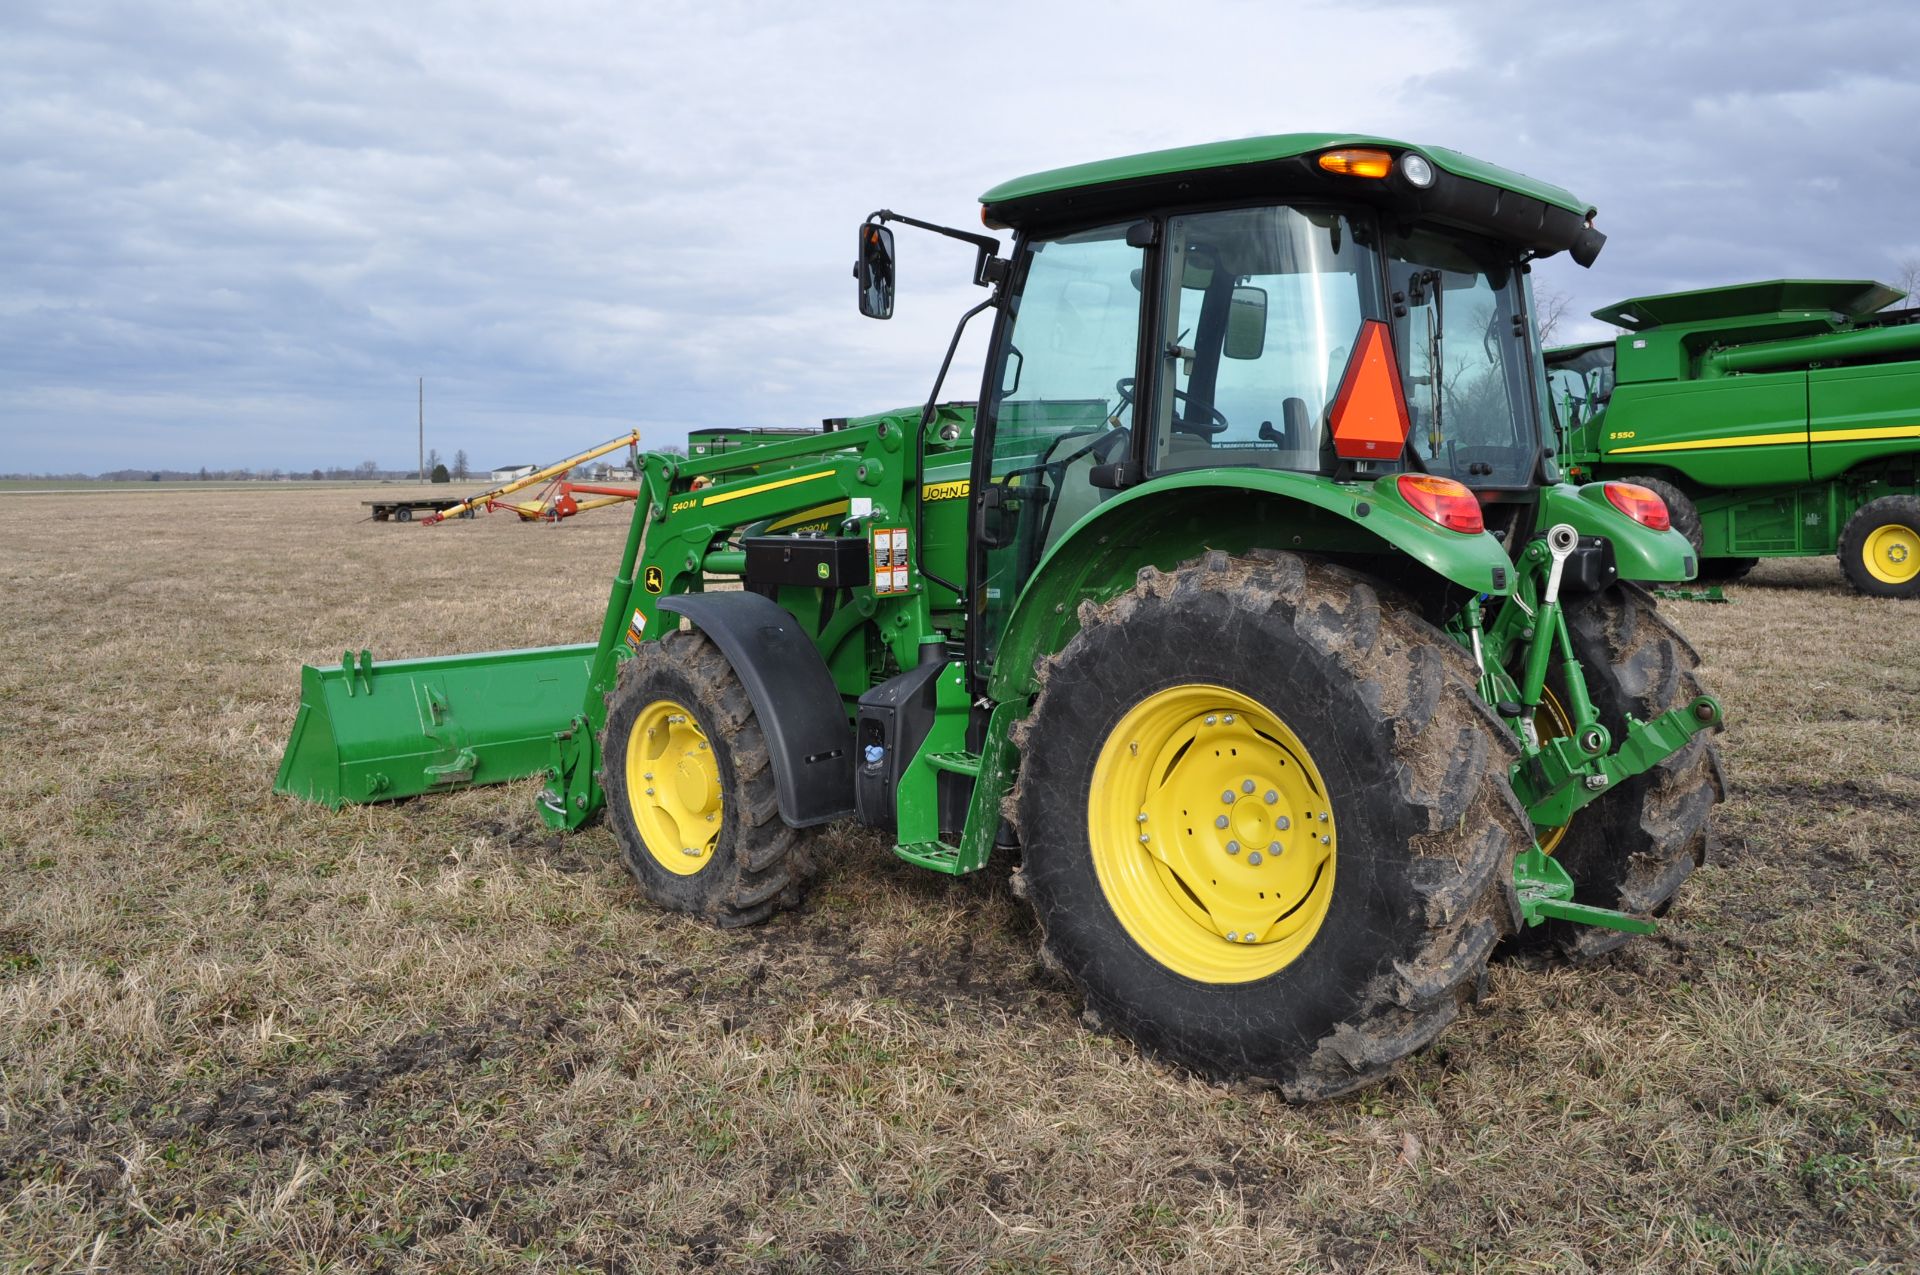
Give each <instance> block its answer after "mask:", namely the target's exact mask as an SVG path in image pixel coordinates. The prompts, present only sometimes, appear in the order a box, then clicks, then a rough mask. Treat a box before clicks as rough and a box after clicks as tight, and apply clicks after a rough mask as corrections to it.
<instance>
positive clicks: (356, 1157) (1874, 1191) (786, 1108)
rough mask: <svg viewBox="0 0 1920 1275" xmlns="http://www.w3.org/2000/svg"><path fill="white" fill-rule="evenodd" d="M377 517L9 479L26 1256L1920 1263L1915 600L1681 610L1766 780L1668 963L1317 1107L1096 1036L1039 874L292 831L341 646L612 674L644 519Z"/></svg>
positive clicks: (322, 496)
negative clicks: (630, 552)
mask: <svg viewBox="0 0 1920 1275" xmlns="http://www.w3.org/2000/svg"><path fill="white" fill-rule="evenodd" d="M362 494H363V493H360V492H356V491H302V490H287V489H279V490H255V491H241V492H227V491H222V492H217V493H216V492H208V493H193V492H144V493H143V492H123V493H101V494H93V495H85V496H73V497H46V496H10V495H4V494H0V589H4V596H5V600H6V605H5V607H4V609H3V610H0V1269H4V1270H8V1271H55V1270H75V1271H78V1270H88V1269H95V1270H121V1271H227V1270H235V1271H242V1270H245V1271H251V1270H314V1271H319V1270H380V1271H395V1272H411V1271H429V1270H516V1271H518V1270H537V1271H543V1272H562V1271H604V1272H652V1271H671V1270H679V1269H711V1270H714V1271H768V1272H773V1271H784V1272H796V1273H798V1272H808V1271H820V1272H828V1271H891V1270H940V1271H968V1272H975V1271H977V1272H1026V1271H1034V1272H1039V1271H1063V1272H1075V1273H1092V1272H1105V1271H1113V1270H1131V1269H1143V1270H1169V1271H1193V1272H1201V1271H1205V1272H1221V1271H1275V1270H1302V1271H1322V1270H1342V1271H1349V1270H1350V1271H1367V1270H1375V1271H1391V1270H1434V1271H1469V1270H1471V1271H1522V1270H1524V1271H1534V1270H1547V1271H1607V1272H1614V1271H1636V1270H1645V1271H1668V1270H1675V1269H1704V1270H1766V1271H1829V1270H1853V1269H1860V1270H1894V1269H1914V1267H1915V1266H1916V1264H1920V1237H1917V1235H1916V1226H1920V1223H1917V1222H1916V1219H1917V1218H1920V1076H1917V1074H1916V1068H1917V1067H1920V1045H1917V1044H1916V1040H1917V1038H1920V928H1917V925H1920V922H1917V920H1916V918H1920V845H1917V844H1916V842H1917V841H1920V836H1917V835H1916V834H1920V605H1905V606H1903V605H1900V604H1895V603H1888V602H1879V601H1870V600H1865V599H1861V598H1857V597H1854V596H1851V595H1850V594H1849V593H1847V592H1846V591H1845V589H1844V588H1843V587H1842V584H1841V581H1840V576H1839V572H1838V570H1837V568H1836V567H1835V566H1834V565H1833V564H1832V563H1831V562H1828V561H1813V562H1801V563H1783V564H1772V565H1769V566H1767V567H1764V568H1763V569H1762V570H1761V571H1759V572H1757V573H1756V574H1755V576H1754V577H1753V578H1752V580H1751V582H1750V583H1749V584H1746V585H1743V586H1740V587H1737V588H1735V589H1733V590H1731V592H1732V593H1733V595H1734V596H1735V597H1736V599H1737V603H1736V605H1732V606H1709V605H1701V604H1691V603H1669V604H1667V606H1668V610H1669V612H1670V613H1671V614H1673V615H1675V616H1676V617H1677V619H1678V621H1679V623H1680V624H1681V625H1682V626H1683V627H1684V628H1685V629H1686V630H1687V631H1688V632H1689V634H1690V635H1691V636H1692V637H1693V639H1694V640H1695V642H1696V643H1697V645H1698V646H1699V647H1700V649H1701V650H1702V652H1703V654H1704V656H1705V658H1706V678H1707V681H1708V684H1709V686H1710V687H1711V688H1712V689H1713V690H1714V691H1715V692H1716V693H1718V694H1719V695H1721V696H1722V698H1723V700H1724V702H1725V704H1726V706H1727V710H1728V713H1729V716H1730V718H1731V722H1732V725H1731V726H1730V727H1729V729H1728V731H1727V733H1726V734H1725V735H1724V736H1723V737H1722V739H1723V748H1724V750H1725V756H1726V760H1727V768H1728V773H1729V778H1730V782H1731V785H1732V789H1733V790H1732V792H1731V794H1730V797H1729V800H1728V801H1727V803H1726V804H1725V806H1723V807H1722V809H1721V813H1720V815H1719V820H1718V828H1719V832H1720V844H1719V847H1718V850H1717V857H1716V861H1715V863H1714V865H1713V866H1712V867H1711V868H1710V869H1708V870H1706V871H1703V872H1701V873H1699V874H1696V876H1695V877H1694V878H1693V880H1692V881H1691V882H1690V883H1689V885H1688V886H1687V888H1686V890H1685V892H1684V894H1683V896H1682V899H1681V902H1680V904H1679V906H1678V907H1677V908H1676V909H1675V911H1674V913H1673V915H1672V916H1671V918H1670V919H1669V920H1668V922H1667V923H1666V926H1665V931H1664V933H1663V934H1662V935H1661V936H1660V937H1658V938H1656V939H1651V940H1644V941H1641V942H1638V943H1636V944H1634V945H1632V946H1631V947H1629V948H1628V949H1627V950H1626V951H1624V952H1622V953H1620V954H1618V955H1616V956H1614V957H1611V958H1608V959H1606V960H1605V961H1603V962H1601V963H1600V964H1598V965H1595V966H1592V967H1588V968H1583V969H1568V968H1545V969H1539V968H1526V967H1523V966H1522V965H1520V964H1518V963H1515V962H1511V961H1509V962H1504V963H1501V964H1499V965H1497V966H1496V968H1495V970H1494V972H1493V978H1492V982H1491V993H1490V995H1489V996H1487V997H1486V998H1485V999H1484V1000H1483V1001H1482V1003H1481V1005H1480V1006H1479V1009H1478V1011H1477V1012H1476V1013H1474V1014H1471V1015H1468V1016H1466V1017H1464V1018H1463V1019H1462V1020H1461V1022H1459V1023H1458V1024H1457V1025H1456V1026H1455V1027H1454V1028H1453V1029H1452V1030H1451V1031H1450V1032H1449V1033H1448V1034H1447V1035H1446V1036H1445V1037H1444V1038H1443V1039H1442V1042H1441V1044H1440V1045H1439V1047H1438V1048H1436V1049H1434V1050H1432V1051H1430V1052H1429V1053H1427V1054H1425V1055H1423V1056H1422V1057H1420V1058H1418V1059H1417V1060H1415V1061H1414V1062H1412V1063H1411V1065H1408V1066H1406V1067H1404V1068H1403V1069H1402V1070H1401V1071H1400V1073H1399V1074H1398V1075H1397V1077H1396V1078H1395V1079H1394V1080H1393V1081H1391V1082H1390V1083H1389V1084H1387V1085H1386V1086H1384V1087H1381V1088H1378V1089H1376V1090H1373V1091H1371V1092H1368V1093H1366V1094H1364V1095H1361V1096H1359V1097H1357V1098H1354V1099H1350V1100H1346V1101H1342V1102H1336V1103H1332V1104H1328V1105H1324V1106H1320V1107H1313V1108H1295V1107H1289V1106H1287V1105H1286V1104H1285V1103H1283V1102H1281V1101H1280V1100H1278V1098H1277V1097H1276V1096H1274V1095H1272V1094H1270V1093H1267V1092H1261V1091H1250V1090H1242V1089H1236V1088H1228V1087H1219V1086H1214V1085H1209V1084H1205V1083H1201V1082H1199V1081H1196V1080H1194V1079H1192V1078H1190V1077H1187V1076H1183V1075H1181V1074H1178V1073H1175V1072H1173V1071H1170V1070H1167V1069H1165V1068H1163V1067H1160V1066H1157V1065H1155V1064H1152V1063H1149V1062H1146V1061H1143V1060H1142V1059H1141V1058H1139V1057H1137V1056H1136V1055H1135V1054H1134V1052H1133V1051H1132V1050H1131V1049H1130V1048H1129V1047H1128V1046H1127V1045H1126V1044H1125V1043H1124V1042H1123V1041H1120V1040H1116V1039H1113V1038H1110V1037H1107V1036H1103V1035H1099V1034H1095V1033H1092V1032H1090V1031H1089V1030H1088V1029H1086V1028H1085V1027H1083V1026H1082V1025H1081V1023H1080V1021H1079V1019H1078V1017H1077V1012H1076V1011H1077V1006H1076V1005H1075V1003H1074V1001H1073V999H1072V997H1071V996H1070V995H1069V994H1068V993H1066V992H1064V991H1063V990H1062V989H1061V988H1059V987H1058V986H1056V985H1055V984H1053V983H1052V982H1050V981H1048V978H1047V977H1046V976H1045V975H1044V974H1043V973H1042V972H1041V971H1040V970H1039V969H1038V968H1037V966H1036V962H1035V959H1034V933H1033V927H1032V924H1031V922H1030V921H1029V919H1028V917H1027V915H1026V914H1025V912H1024V905H1021V904H1018V903H1017V902H1016V901H1014V900H1013V899H1012V897H1011V896H1010V895H1009V893H1008V890H1007V886H1006V880H1005V872H1004V870H1002V871H997V872H988V873H984V874H982V878H983V879H978V880H969V881H964V882H954V881H949V880H946V879H943V878H939V877H935V876H932V875H929V874H926V873H923V872H920V871H918V870H916V869H913V868H910V867H908V866H907V865H905V864H902V863H900V862H897V861H895V860H894V859H893V858H892V857H891V855H889V854H888V853H887V852H886V850H885V848H884V847H883V846H881V845H880V844H879V843H878V842H877V841H876V840H875V839H874V838H873V837H871V836H869V835H867V834H865V833H862V832H859V831H853V830H843V831H841V832H840V833H838V834H836V835H835V836H834V837H833V838H832V841H831V845H832V849H831V851H830V853H829V854H828V862H827V866H826V868H825V869H824V871H823V873H822V875H821V877H820V879H819V880H818V882H817V884H816V886H815V888H814V890H813V892H812V894H811V896H810V898H809V900H808V903H807V905H806V906H805V908H804V909H803V910H802V911H800V912H798V913H793V914H788V915H785V916H782V917H780V918H777V919H776V920H775V921H774V922H773V923H771V924H769V925H767V926H765V927H763V928H760V929H757V930H753V931H748V932H733V933H720V932H717V931H714V930H711V929H708V928H706V927H704V926H702V925H699V924H695V923H692V922H689V921H686V920H682V919H678V918H675V917H671V916H666V915H661V914H659V913H656V912H653V911H650V910H648V909H647V908H646V907H644V906H642V905H641V903H640V901H639V899H638V897H637V895H636V893H635V891H634V890H633V889H631V888H630V886H629V884H628V881H627V879H626V877H625V876H624V874H623V872H622V871H621V869H620V867H619V866H618V864H617V862H616V859H615V855H614V850H613V844H612V839H611V837H610V836H609V835H608V833H607V832H606V831H605V830H604V829H603V828H600V827H594V828H591V829H588V830H587V831H585V832H583V833H581V834H577V835H574V836H571V837H560V836H554V835H551V834H549V833H547V832H546V831H544V830H543V828H542V827H541V826H540V824H539V823H538V821H537V820H536V819H535V817H534V815H533V811H532V791H531V787H530V786H529V785H526V784H522V785H517V786H514V787H511V788H498V789H482V790H477V791H470V792H465V793H460V794H456V795H452V796H448V797H442V798H438V799H432V800H418V801H409V802H403V803H399V804H395V805H390V806H381V807H373V808H359V809H349V810H343V811H340V812H338V813H330V812H328V811H325V810H322V809H319V808H316V807H311V806H306V805H300V804H296V803H294V802H292V801H289V800H285V799H281V798H276V797H274V796H273V795H272V794H271V793H270V791H269V788H270V785H271V783H272V779H273V774H274V769H275V766H276V764H277V762H278V758H279V753H280V748H281V745H282V743H283V741H284V738H285V735H286V732H287V729H288V727H289V725H290V724H291V722H292V719H293V713H294V708H295V702H296V694H297V678H296V673H297V668H298V665H299V664H300V663H301V662H302V661H323V660H329V659H331V660H337V659H338V658H339V655H340V652H341V650H342V648H344V647H347V646H355V647H358V646H360V645H363V644H364V645H368V646H371V647H372V648H373V650H374V653H375V654H376V656H378V657H381V658H389V657H400V656H412V655H428V654H435V653H449V652H453V651H457V650H484V649H490V648H495V647H512V646H527V645H545V644H549V643H553V642H560V641H582V640H588V639H590V638H591V637H592V636H593V633H594V629H595V625H596V623H597V620H598V615H599V611H600V608H601V606H602V604H603V599H604V591H605V586H606V583H607V580H608V578H609V577H610V575H611V573H612V571H613V567H614V563H615V556H616V552H617V542H618V540H619V538H620V536H621V535H622V534H623V530H624V529H623V526H622V522H623V519H622V518H621V517H620V516H619V515H618V514H614V515H611V516H609V515H605V514H601V515H589V516H587V517H583V518H581V519H579V520H578V521H576V522H574V523H572V524H570V525H563V526H560V527H553V528H548V527H532V526H521V525H518V524H516V523H513V522H511V521H509V520H508V519H506V518H503V517H494V518H491V519H485V520H481V521H479V522H473V523H462V524H456V525H452V526H448V527H442V528H435V529H425V528H422V527H419V526H401V525H377V526H376V525H372V524H367V523H362V522H358V521H356V519H358V518H359V516H360V512H361V511H360V508H359V505H358V501H359V499H360V498H361V495H362ZM999 866H1000V867H1002V869H1004V866H1005V865H999Z"/></svg>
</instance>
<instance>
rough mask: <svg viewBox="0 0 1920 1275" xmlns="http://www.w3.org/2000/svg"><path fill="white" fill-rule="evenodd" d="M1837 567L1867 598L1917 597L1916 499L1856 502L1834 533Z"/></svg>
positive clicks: (1919, 519) (1919, 511)
mask: <svg viewBox="0 0 1920 1275" xmlns="http://www.w3.org/2000/svg"><path fill="white" fill-rule="evenodd" d="M1840 568H1841V570H1843V571H1845V572H1846V573H1847V582H1848V583H1849V584H1851V585H1852V586H1853V587H1854V589H1855V590H1857V591H1858V592H1861V593H1864V594H1866V595H1868V596H1869V597H1875V598H1916V597H1920V499H1916V498H1915V497H1913V496H1882V497H1880V499H1878V500H1870V501H1868V502H1867V503H1866V504H1864V505H1862V506H1860V509H1859V511H1858V512H1857V513H1855V514H1854V515H1853V517H1851V518H1849V519H1847V525H1846V527H1845V529H1843V530H1842V531H1841V533H1840Z"/></svg>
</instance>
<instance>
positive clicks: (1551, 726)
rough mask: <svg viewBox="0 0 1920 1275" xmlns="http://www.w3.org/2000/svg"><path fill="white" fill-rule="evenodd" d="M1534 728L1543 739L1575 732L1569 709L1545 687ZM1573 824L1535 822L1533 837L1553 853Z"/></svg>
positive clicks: (1565, 735) (1535, 716) (1535, 714)
mask: <svg viewBox="0 0 1920 1275" xmlns="http://www.w3.org/2000/svg"><path fill="white" fill-rule="evenodd" d="M1533 729H1534V730H1535V731H1536V732H1538V733H1539V736H1540V738H1541V739H1564V738H1566V737H1567V736H1568V735H1571V734H1573V719H1572V718H1570V717H1568V716H1567V710H1566V709H1564V708H1562V707H1561V706H1560V701H1559V700H1558V699H1556V698H1555V697H1554V694H1553V692H1552V691H1550V690H1548V689H1546V688H1545V687H1541V688H1540V707H1538V708H1536V709H1534V710H1533ZM1572 826H1573V821H1572V820H1568V821H1567V822H1566V823H1562V824H1555V825H1554V826H1552V827H1550V828H1546V827H1541V826H1540V825H1539V824H1535V825H1534V828H1533V839H1534V840H1535V841H1537V842H1539V843H1540V852H1541V853H1542V854H1552V853H1553V852H1554V849H1555V848H1556V847H1558V846H1559V844H1560V841H1561V839H1562V838H1564V837H1565V836H1566V835H1567V829H1568V828H1571V827H1572Z"/></svg>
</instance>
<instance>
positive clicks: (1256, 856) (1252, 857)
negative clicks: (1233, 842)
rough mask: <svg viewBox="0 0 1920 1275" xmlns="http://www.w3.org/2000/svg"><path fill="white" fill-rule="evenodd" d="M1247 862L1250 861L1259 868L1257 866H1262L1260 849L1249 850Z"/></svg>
mask: <svg viewBox="0 0 1920 1275" xmlns="http://www.w3.org/2000/svg"><path fill="white" fill-rule="evenodd" d="M1247 862H1248V863H1250V864H1252V865H1253V866H1254V867H1256V868H1257V867H1259V866H1260V852H1259V851H1258V850H1249V851H1247Z"/></svg>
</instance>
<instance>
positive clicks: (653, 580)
mask: <svg viewBox="0 0 1920 1275" xmlns="http://www.w3.org/2000/svg"><path fill="white" fill-rule="evenodd" d="M643 579H644V580H645V581H646V585H647V592H648V593H658V592H660V590H661V589H662V588H663V587H665V585H666V578H665V577H664V576H662V575H661V574H660V568H658V567H648V568H647V574H646V575H645V576H644V577H643Z"/></svg>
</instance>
